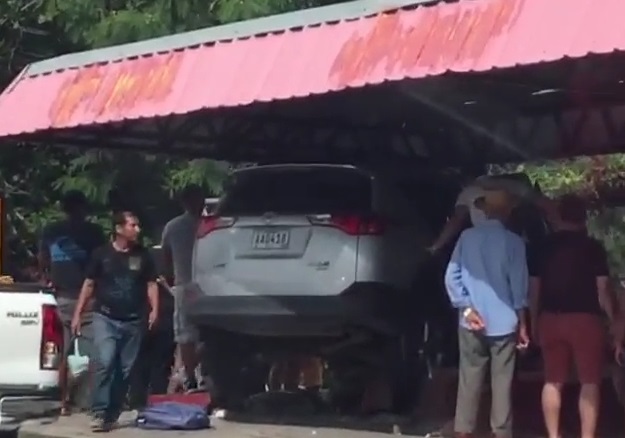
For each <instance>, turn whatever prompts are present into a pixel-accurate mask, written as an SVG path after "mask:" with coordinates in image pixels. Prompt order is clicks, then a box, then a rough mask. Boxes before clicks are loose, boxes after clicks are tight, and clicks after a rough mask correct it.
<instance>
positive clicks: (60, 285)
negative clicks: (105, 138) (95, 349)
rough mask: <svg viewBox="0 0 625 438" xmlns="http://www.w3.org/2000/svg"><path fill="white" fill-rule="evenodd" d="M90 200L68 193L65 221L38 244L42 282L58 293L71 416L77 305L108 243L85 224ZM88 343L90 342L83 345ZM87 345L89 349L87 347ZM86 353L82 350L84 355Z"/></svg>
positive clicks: (62, 373) (63, 379) (85, 336)
mask: <svg viewBox="0 0 625 438" xmlns="http://www.w3.org/2000/svg"><path fill="white" fill-rule="evenodd" d="M87 204H88V203H87V198H86V197H85V195H84V194H83V193H82V192H79V191H69V192H67V193H65V195H64V196H63V198H62V199H61V207H62V208H63V212H64V214H65V217H64V218H63V219H62V220H60V221H58V222H54V223H51V224H49V225H48V226H46V227H45V228H44V229H43V231H42V233H41V240H40V242H39V255H38V259H39V270H40V275H41V278H43V279H44V280H45V281H46V282H47V283H49V284H51V285H52V286H53V287H54V289H55V290H56V294H57V297H56V299H57V303H58V309H59V314H60V317H61V320H62V321H63V328H64V336H65V339H64V343H65V349H66V351H65V354H64V355H63V361H62V362H61V366H60V370H59V386H60V389H61V397H62V399H61V400H62V408H61V411H62V414H63V415H67V414H69V406H68V398H69V388H68V384H67V378H68V376H67V371H68V370H67V362H66V361H65V358H66V357H67V351H69V349H70V348H71V347H72V345H71V344H72V343H71V327H70V326H71V321H72V316H73V315H74V310H75V308H76V303H77V301H78V295H79V294H80V289H81V287H82V283H83V281H84V280H85V270H86V268H87V264H88V262H89V258H90V257H91V253H92V252H93V251H94V250H95V249H96V248H98V247H99V246H101V245H103V244H104V243H105V241H106V239H105V235H104V231H103V230H102V228H101V227H100V226H99V225H96V224H94V223H91V222H89V221H87V220H86V216H87ZM90 322H91V314H90V313H89V312H87V313H85V314H84V321H83V331H82V336H81V347H83V346H84V347H85V348H86V349H88V348H89V345H88V344H89V343H90V339H89V338H90ZM83 341H87V342H83ZM84 344H87V345H84ZM84 353H85V351H84V349H82V351H81V354H84Z"/></svg>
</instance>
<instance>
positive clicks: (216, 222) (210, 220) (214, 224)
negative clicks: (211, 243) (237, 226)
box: [196, 216, 235, 239]
mask: <svg viewBox="0 0 625 438" xmlns="http://www.w3.org/2000/svg"><path fill="white" fill-rule="evenodd" d="M234 222H235V220H234V218H231V217H220V216H205V217H202V218H201V219H200V225H199V226H198V228H197V234H196V237H197V238H198V239H201V238H202V237H204V236H206V235H207V234H209V233H212V232H213V231H215V230H220V229H222V228H230V227H231V226H232V225H234Z"/></svg>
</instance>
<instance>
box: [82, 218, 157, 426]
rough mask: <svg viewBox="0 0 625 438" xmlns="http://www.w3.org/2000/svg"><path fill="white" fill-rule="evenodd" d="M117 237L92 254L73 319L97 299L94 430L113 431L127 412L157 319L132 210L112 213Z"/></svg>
mask: <svg viewBox="0 0 625 438" xmlns="http://www.w3.org/2000/svg"><path fill="white" fill-rule="evenodd" d="M113 226H114V228H115V238H114V240H113V241H112V242H111V243H108V244H106V245H104V246H102V247H100V248H98V249H97V250H96V251H95V252H94V253H93V256H92V258H91V262H90V264H89V267H88V268H87V272H86V279H85V282H84V284H83V287H82V290H81V292H80V297H79V298H78V304H77V306H76V312H75V314H74V317H73V319H72V331H73V332H74V333H78V332H79V331H80V321H81V313H82V311H83V309H84V308H85V306H86V304H87V302H89V301H90V300H91V298H92V297H93V299H94V306H93V311H94V315H93V323H92V326H93V332H94V335H93V337H94V351H93V355H92V359H93V361H94V365H95V369H94V373H93V379H94V381H93V400H92V406H91V410H92V415H93V423H92V425H91V426H92V429H93V430H94V431H108V430H110V429H111V427H112V425H113V424H115V422H116V421H117V419H118V418H119V415H120V414H121V412H122V409H123V405H124V402H125V399H126V393H127V391H128V382H129V377H130V373H131V371H132V368H133V366H134V363H135V360H136V358H137V355H138V352H139V349H140V346H141V341H142V339H143V335H144V333H145V328H146V322H147V327H148V328H149V329H151V328H152V327H153V326H154V325H155V324H156V321H157V319H158V312H159V308H158V307H159V305H158V304H159V303H158V301H159V300H158V295H159V292H158V286H157V283H156V279H157V273H156V268H155V266H154V262H153V260H152V257H151V256H150V254H149V252H148V250H146V249H145V248H143V247H142V246H140V245H139V244H138V243H137V240H138V238H139V231H140V229H139V221H138V219H137V217H136V216H135V215H134V214H133V213H131V212H128V211H123V212H118V213H115V214H114V215H113Z"/></svg>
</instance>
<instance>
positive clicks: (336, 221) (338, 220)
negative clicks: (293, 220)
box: [308, 214, 384, 236]
mask: <svg viewBox="0 0 625 438" xmlns="http://www.w3.org/2000/svg"><path fill="white" fill-rule="evenodd" d="M308 220H309V221H310V223H311V224H313V225H321V226H326V227H334V228H338V229H339V230H341V231H343V232H344V233H346V234H349V235H351V236H379V235H381V234H383V233H384V224H383V223H382V221H381V220H380V218H377V217H375V216H362V215H357V214H317V215H312V216H308Z"/></svg>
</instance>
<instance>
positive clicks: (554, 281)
mask: <svg viewBox="0 0 625 438" xmlns="http://www.w3.org/2000/svg"><path fill="white" fill-rule="evenodd" d="M557 208H558V215H559V218H560V220H559V226H558V230H557V231H556V232H555V233H553V234H552V235H551V236H549V238H547V239H546V240H545V241H544V242H542V244H541V245H540V247H539V248H537V250H536V252H535V254H534V257H530V275H531V277H530V315H531V318H532V330H533V331H535V335H534V337H535V338H536V340H537V341H538V343H539V344H540V347H541V350H542V356H543V361H544V373H545V384H544V387H543V392H542V405H543V415H544V418H545V424H546V426H547V431H548V434H549V438H558V437H559V436H560V432H561V431H560V427H559V418H560V405H561V398H562V396H561V392H562V386H563V385H564V383H566V382H567V381H568V379H569V376H570V374H569V372H570V369H569V368H570V366H571V365H572V363H573V362H574V363H575V368H576V371H577V377H578V379H579V381H580V383H581V389H580V393H579V404H578V406H579V416H580V419H581V434H580V436H581V437H582V438H592V437H594V436H595V432H596V426H597V417H598V414H599V400H600V386H601V382H602V380H603V376H604V365H605V355H604V353H605V347H606V342H607V332H606V328H605V324H604V319H603V314H604V313H605V314H606V315H607V317H608V320H609V322H610V323H611V324H612V325H614V324H615V322H616V321H617V312H616V305H615V299H614V296H613V294H612V291H611V290H610V278H609V269H608V260H607V254H606V251H605V249H604V247H603V245H602V244H601V243H600V242H599V241H598V240H596V239H593V238H592V237H590V236H589V235H588V232H587V230H586V215H587V213H586V207H585V204H584V201H583V200H582V199H581V198H579V197H577V196H575V195H565V196H562V197H561V198H560V199H559V200H558V202H557ZM617 341H618V336H617ZM620 347H621V345H619V344H617V351H620V350H621V348H620ZM617 356H618V355H617ZM617 359H620V358H618V357H617Z"/></svg>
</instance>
